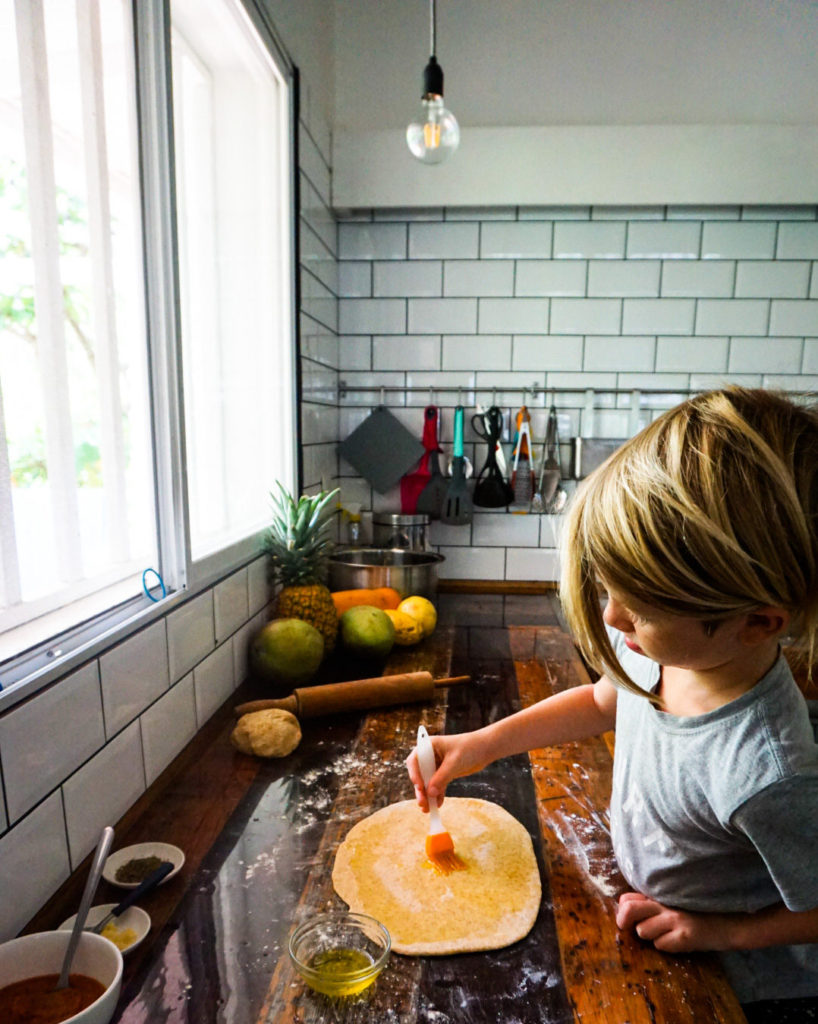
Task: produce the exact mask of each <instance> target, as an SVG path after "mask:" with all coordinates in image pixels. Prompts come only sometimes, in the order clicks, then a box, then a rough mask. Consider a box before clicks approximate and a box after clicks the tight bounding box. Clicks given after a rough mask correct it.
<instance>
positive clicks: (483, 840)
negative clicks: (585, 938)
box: [332, 797, 542, 955]
mask: <svg viewBox="0 0 818 1024" xmlns="http://www.w3.org/2000/svg"><path fill="white" fill-rule="evenodd" d="M440 816H441V819H442V820H443V826H444V828H446V829H447V831H448V832H449V833H450V835H451V837H452V839H453V840H454V848H455V852H456V853H457V854H458V856H459V857H461V858H462V859H463V860H464V861H465V862H466V869H465V870H463V871H453V872H451V874H448V875H441V874H438V873H437V872H436V871H435V870H434V868H433V867H432V865H431V864H430V862H429V860H428V859H427V857H426V850H425V842H426V834H427V832H428V830H429V817H428V815H426V814H424V813H423V812H422V811H421V810H420V808H419V807H418V806H417V804H416V803H415V802H414V801H413V800H404V801H401V802H400V803H396V804H390V805H389V806H388V807H384V808H382V809H381V810H379V811H376V812H375V813H374V814H371V815H370V816H369V817H368V818H364V819H363V821H359V822H358V824H357V825H354V826H353V827H352V828H351V829H350V830H349V832H348V833H347V836H346V838H345V839H344V841H343V842H342V843H341V845H340V846H339V847H338V852H337V854H336V856H335V867H334V868H333V872H332V884H333V885H334V886H335V891H336V892H337V893H338V895H339V896H340V897H341V899H342V900H344V901H345V902H346V903H348V904H349V907H350V909H351V910H354V911H358V912H359V913H363V914H370V915H371V916H372V917H374V918H376V919H377V920H378V921H380V922H381V923H382V924H384V925H385V926H386V928H387V930H388V931H389V934H390V936H391V937H392V948H393V950H395V952H396V953H406V954H410V955H417V954H444V953H468V952H475V951H477V950H483V949H500V948H501V947H502V946H508V945H510V944H511V943H512V942H516V941H517V940H518V939H521V938H523V936H524V935H527V934H528V932H529V931H530V930H531V927H532V926H533V924H534V921H535V920H536V918H537V912H538V910H539V907H540V898H541V895H542V890H541V887H540V873H539V870H538V868H537V859H536V856H535V854H534V847H533V844H532V842H531V837H530V836H529V834H528V832H527V831H526V830H525V828H524V827H523V826H522V825H521V824H520V822H519V821H517V819H516V818H514V817H512V816H511V815H510V814H509V813H508V811H505V810H504V809H503V808H502V807H499V806H498V805H497V804H493V803H490V802H489V801H488V800H474V799H470V798H463V797H447V798H446V802H445V803H444V804H443V807H442V808H441V811H440Z"/></svg>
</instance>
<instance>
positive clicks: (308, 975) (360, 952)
mask: <svg viewBox="0 0 818 1024" xmlns="http://www.w3.org/2000/svg"><path fill="white" fill-rule="evenodd" d="M391 948H392V940H391V939H390V937H389V932H388V931H387V930H386V928H384V926H383V925H382V924H381V923H380V921H376V920H375V918H374V917H369V915H368V914H354V913H352V912H351V911H344V910H341V911H328V912H327V913H324V914H317V915H316V916H314V917H311V918H310V919H309V920H308V921H306V922H305V923H304V924H302V925H299V927H298V928H296V929H295V931H294V932H293V933H292V935H291V936H290V941H289V944H288V950H289V954H290V959H291V960H292V962H293V964H294V965H295V968H296V970H297V971H298V973H299V974H300V975H301V977H302V978H303V979H304V981H306V983H307V984H308V985H309V986H310V988H312V989H314V990H315V991H316V992H321V993H322V994H323V995H325V996H330V997H331V998H343V997H346V996H357V995H360V994H361V993H362V992H363V991H365V990H366V989H367V988H369V986H370V985H371V984H372V982H373V981H374V980H375V979H376V978H377V977H378V975H379V974H380V973H381V971H382V970H383V969H384V967H386V963H387V961H388V960H389V951H390V949H391ZM355 959H360V960H361V961H365V960H366V961H369V962H368V963H365V962H364V963H362V966H360V967H357V966H355V965H353V966H350V967H348V968H346V969H345V967H344V960H355ZM322 961H323V963H322Z"/></svg>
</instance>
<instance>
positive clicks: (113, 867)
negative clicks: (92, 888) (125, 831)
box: [102, 843, 185, 889]
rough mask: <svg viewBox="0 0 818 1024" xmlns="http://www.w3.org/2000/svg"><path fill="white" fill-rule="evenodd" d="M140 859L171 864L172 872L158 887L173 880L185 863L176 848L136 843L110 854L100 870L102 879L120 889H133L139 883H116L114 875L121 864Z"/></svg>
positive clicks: (158, 844)
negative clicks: (165, 861)
mask: <svg viewBox="0 0 818 1024" xmlns="http://www.w3.org/2000/svg"><path fill="white" fill-rule="evenodd" d="M142 857H158V858H159V859H160V860H169V861H170V862H171V864H173V871H169V872H168V873H167V874H166V875H165V877H164V878H163V879H162V881H161V882H160V883H159V884H160V885H164V884H165V882H167V880H168V879H169V878H173V876H174V875H177V874H178V873H179V871H180V870H181V867H182V865H183V864H184V862H185V855H184V853H182V851H181V850H180V849H179V847H178V846H171V845H170V843H137V844H136V845H135V846H123V847H122V849H121V850H117V851H116V853H112V854H111V856H110V857H109V858H108V859H107V860H106V861H105V866H104V867H103V869H102V877H103V878H104V879H105V881H106V882H110V883H111V885H117V886H119V888H120V889H135V888H136V887H137V886H138V885H139V884H140V883H139V882H117V880H116V873H117V871H118V870H119V868H121V867H122V865H123V864H127V863H128V861H129V860H137V859H141V858H142Z"/></svg>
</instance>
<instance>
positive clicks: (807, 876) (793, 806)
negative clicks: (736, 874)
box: [733, 774, 818, 911]
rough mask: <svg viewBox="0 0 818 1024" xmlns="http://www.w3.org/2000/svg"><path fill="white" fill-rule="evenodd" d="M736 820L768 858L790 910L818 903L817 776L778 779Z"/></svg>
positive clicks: (742, 807)
mask: <svg viewBox="0 0 818 1024" xmlns="http://www.w3.org/2000/svg"><path fill="white" fill-rule="evenodd" d="M733 824H734V825H735V826H736V827H737V828H738V829H740V831H741V832H743V833H744V835H746V836H747V838H748V839H749V840H750V841H751V842H752V844H753V846H754V847H755V848H756V850H757V851H758V853H759V855H760V856H761V857H762V858H763V860H764V863H765V864H766V865H767V870H768V871H769V872H770V876H771V877H772V879H773V882H774V883H775V885H776V887H777V888H778V891H779V892H780V893H781V899H782V900H783V902H784V904H785V906H786V907H787V908H788V909H789V910H794V911H800V910H813V909H814V908H816V907H818V775H809V774H804V775H795V776H791V777H790V778H787V779H783V780H782V781H781V782H776V783H773V785H771V786H768V787H767V788H766V789H764V790H762V791H761V792H760V793H757V794H756V795H755V796H754V797H752V798H751V799H750V800H748V801H747V802H746V803H744V804H742V806H741V807H739V808H738V810H737V811H736V812H735V814H734V815H733Z"/></svg>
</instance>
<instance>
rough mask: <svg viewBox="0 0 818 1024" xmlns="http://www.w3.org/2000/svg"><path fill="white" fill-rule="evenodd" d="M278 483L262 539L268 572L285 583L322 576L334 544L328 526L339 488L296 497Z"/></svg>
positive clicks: (273, 493)
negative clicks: (263, 540) (266, 555)
mask: <svg viewBox="0 0 818 1024" xmlns="http://www.w3.org/2000/svg"><path fill="white" fill-rule="evenodd" d="M277 486H278V493H275V492H271V493H270V500H271V502H272V506H273V521H272V524H271V526H270V529H269V531H268V533H267V537H266V539H265V551H266V552H267V554H268V555H269V557H270V575H271V577H272V579H273V580H274V581H276V582H281V583H283V584H284V585H285V586H286V585H288V584H296V583H310V582H314V581H318V580H322V579H323V577H324V576H325V569H326V558H327V555H328V554H329V551H330V549H331V548H332V547H333V541H332V540H331V538H330V537H329V536H328V533H327V529H328V526H329V521H330V519H331V517H332V516H333V515H335V514H336V511H337V509H336V506H335V504H334V503H332V501H333V498H334V497H335V496H336V495H337V494H338V493H339V492H338V488H337V487H336V488H335V490H333V491H321V492H320V493H318V494H316V495H301V497H300V498H299V499H298V500H297V501H296V500H295V498H293V496H292V495H291V494H290V493H289V491H287V489H286V488H285V487H284V486H283V484H281V483H280V482H278V481H277Z"/></svg>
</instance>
